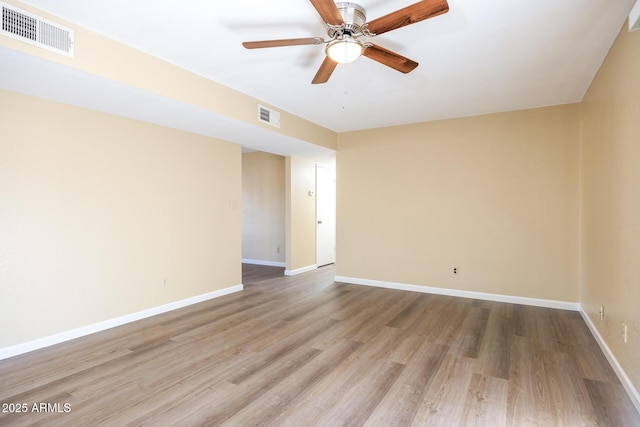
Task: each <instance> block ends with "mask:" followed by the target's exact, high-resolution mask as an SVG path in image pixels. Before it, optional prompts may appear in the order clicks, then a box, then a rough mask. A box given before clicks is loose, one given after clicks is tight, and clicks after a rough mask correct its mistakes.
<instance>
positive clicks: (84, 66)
mask: <svg viewBox="0 0 640 427" xmlns="http://www.w3.org/2000/svg"><path fill="white" fill-rule="evenodd" d="M5 1H6V2H7V3H9V4H12V5H14V6H16V7H18V8H20V9H22V10H26V11H28V12H32V13H36V14H37V15H39V16H42V17H44V18H47V19H50V20H52V21H53V22H56V23H59V24H62V25H65V26H67V27H69V28H72V29H73V30H74V33H75V38H74V40H75V44H74V51H75V56H74V58H68V57H66V56H63V55H59V54H57V53H53V52H49V51H47V50H44V49H41V48H39V47H35V46H31V45H29V44H26V43H24V42H21V41H19V40H14V39H11V38H8V37H0V46H6V47H8V48H11V49H15V50H19V51H22V52H26V53H28V54H30V55H33V56H37V57H40V58H44V59H47V60H50V61H53V62H57V63H61V64H63V65H66V66H69V67H71V68H74V69H77V70H81V71H85V72H88V73H90V74H93V75H97V76H100V77H105V78H107V79H110V80H113V81H116V82H120V83H124V84H126V85H130V86H133V87H136V88H139V89H143V90H145V91H148V92H151V93H154V94H158V95H161V96H166V97H168V98H171V99H175V100H178V101H182V102H185V103H187V104H190V105H195V106H197V107H200V108H204V109H205V110H209V111H212V112H215V113H219V114H222V115H224V116H226V117H229V118H232V119H236V120H240V121H243V122H246V123H249V124H251V125H255V126H259V127H263V128H265V129H268V130H269V131H272V132H276V133H280V134H283V135H287V136H291V137H293V138H297V139H300V140H303V141H307V142H310V143H312V144H316V145H320V146H323V147H326V148H330V149H332V150H335V148H336V134H335V132H332V131H330V130H328V129H326V128H323V127H322V126H318V125H316V124H314V123H311V122H309V121H307V120H304V119H301V118H300V117H297V116H295V115H293V114H290V113H288V112H286V111H281V110H278V109H276V111H279V112H280V113H281V117H280V119H281V127H280V128H275V127H273V126H269V125H267V124H263V123H261V122H259V121H258V120H257V117H258V104H261V105H264V106H266V107H271V108H273V106H271V105H269V104H266V103H265V102H263V101H259V100H257V99H255V98H252V97H250V96H247V95H245V94H242V93H240V92H237V91H235V90H233V89H230V88H228V87H226V86H223V85H221V84H219V83H216V82H213V81H211V80H208V79H206V78H204V77H202V76H199V75H197V74H194V73H191V72H188V71H186V70H184V69H182V68H179V67H177V66H175V65H172V64H169V63H167V62H165V61H163V60H161V59H158V58H155V57H153V56H150V55H147V54H145V53H143V52H141V51H139V50H136V49H134V48H131V47H129V46H125V45H123V44H120V43H118V42H116V41H114V40H111V39H109V38H106V37H104V36H102V35H100V34H97V33H94V32H92V31H89V30H87V29H85V28H83V27H80V26H78V25H76V24H73V23H70V22H67V21H65V20H63V19H60V18H58V17H56V16H52V15H49V14H47V13H45V12H43V11H41V10H39V9H36V8H33V7H31V6H29V5H27V4H25V3H23V2H20V1H16V0H5Z"/></svg>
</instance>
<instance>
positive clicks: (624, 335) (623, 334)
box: [622, 323, 628, 344]
mask: <svg viewBox="0 0 640 427" xmlns="http://www.w3.org/2000/svg"><path fill="white" fill-rule="evenodd" d="M627 338H628V337H627V325H625V324H624V323H623V324H622V339H623V340H624V343H625V344H626V343H627Z"/></svg>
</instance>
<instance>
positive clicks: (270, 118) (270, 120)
mask: <svg viewBox="0 0 640 427" xmlns="http://www.w3.org/2000/svg"><path fill="white" fill-rule="evenodd" d="M258 120H260V121H261V122H262V123H266V124H269V125H271V126H275V127H277V128H279V127H280V113H278V112H277V111H273V110H270V109H268V108H267V107H263V106H262V105H258Z"/></svg>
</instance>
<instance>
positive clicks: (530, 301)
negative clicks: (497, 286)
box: [335, 276, 580, 311]
mask: <svg viewBox="0 0 640 427" xmlns="http://www.w3.org/2000/svg"><path fill="white" fill-rule="evenodd" d="M335 281H336V282H342V283H350V284H353V285H365V286H375V287H377V288H387V289H398V290H401V291H412V292H422V293H427V294H437V295H448V296H453V297H461V298H474V299H481V300H486V301H496V302H506V303H511V304H522V305H533V306H536V307H546V308H557V309H560V310H571V311H580V304H579V303H577V302H568V301H556V300H548V299H538V298H527V297H517V296H511V295H500V294H490V293H486V292H473V291H461V290H457V289H447V288H436V287H432V286H421V285H410V284H406V283H395V282H385V281H381V280H370V279H359V278H356V277H346V276H336V277H335Z"/></svg>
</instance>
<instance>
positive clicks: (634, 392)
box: [580, 306, 640, 412]
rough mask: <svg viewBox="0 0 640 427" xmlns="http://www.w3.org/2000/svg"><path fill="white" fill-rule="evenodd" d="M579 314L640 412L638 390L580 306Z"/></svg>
mask: <svg viewBox="0 0 640 427" xmlns="http://www.w3.org/2000/svg"><path fill="white" fill-rule="evenodd" d="M580 314H581V315H582V318H583V319H584V322H585V323H586V324H587V326H588V327H589V330H590V331H591V335H593V337H594V338H595V339H596V341H597V343H598V345H599V346H600V348H601V349H602V352H603V353H604V355H605V356H606V358H607V360H608V361H609V364H610V365H611V367H612V368H613V370H614V371H615V373H616V375H617V376H618V379H619V380H620V382H621V383H622V386H623V387H624V389H625V390H626V391H627V394H628V395H629V398H630V399H631V402H632V403H633V406H635V407H636V410H637V411H638V412H640V393H638V390H637V389H636V388H635V387H634V386H633V383H632V382H631V380H630V379H629V377H628V376H627V374H626V373H625V372H624V369H622V366H620V363H618V359H616V357H615V356H614V355H613V352H612V351H611V349H610V348H609V346H608V345H607V343H606V341H605V340H604V338H602V335H600V332H598V328H596V325H594V324H593V321H592V320H591V318H590V317H589V316H588V315H587V313H586V312H585V311H584V309H583V307H582V306H581V307H580Z"/></svg>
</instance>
